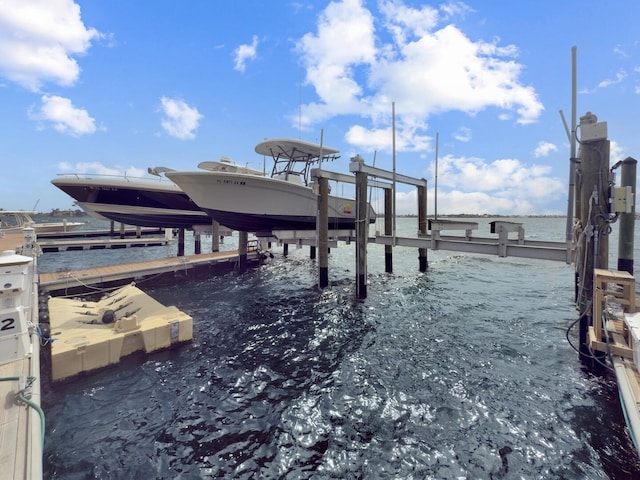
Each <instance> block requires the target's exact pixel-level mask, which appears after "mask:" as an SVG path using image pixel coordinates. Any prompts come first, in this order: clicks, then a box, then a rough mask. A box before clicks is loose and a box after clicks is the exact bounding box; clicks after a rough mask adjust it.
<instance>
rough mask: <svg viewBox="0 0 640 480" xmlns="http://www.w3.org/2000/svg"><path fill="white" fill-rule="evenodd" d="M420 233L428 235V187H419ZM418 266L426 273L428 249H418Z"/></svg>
mask: <svg viewBox="0 0 640 480" xmlns="http://www.w3.org/2000/svg"><path fill="white" fill-rule="evenodd" d="M417 188H418V232H419V233H420V234H423V235H426V234H427V187H426V186H425V187H423V186H420V185H419V186H418V187H417ZM418 264H419V269H420V271H421V272H426V271H427V267H428V266H429V262H428V261H427V249H426V248H419V249H418Z"/></svg>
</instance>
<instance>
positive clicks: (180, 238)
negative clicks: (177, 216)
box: [178, 228, 184, 257]
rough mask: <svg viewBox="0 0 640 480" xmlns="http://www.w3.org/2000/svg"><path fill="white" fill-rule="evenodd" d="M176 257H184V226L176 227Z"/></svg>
mask: <svg viewBox="0 0 640 480" xmlns="http://www.w3.org/2000/svg"><path fill="white" fill-rule="evenodd" d="M178 257H184V228H180V229H178Z"/></svg>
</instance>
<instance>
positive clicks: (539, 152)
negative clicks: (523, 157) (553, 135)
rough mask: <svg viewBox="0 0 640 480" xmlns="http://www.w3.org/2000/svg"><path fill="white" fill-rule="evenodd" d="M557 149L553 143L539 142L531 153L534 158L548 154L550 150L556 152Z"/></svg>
mask: <svg viewBox="0 0 640 480" xmlns="http://www.w3.org/2000/svg"><path fill="white" fill-rule="evenodd" d="M557 151H558V147H557V146H556V145H554V144H553V143H550V142H544V141H542V142H539V143H538V146H537V147H536V149H535V151H534V152H533V155H534V156H535V157H536V158H539V157H546V156H548V155H549V153H551V152H557Z"/></svg>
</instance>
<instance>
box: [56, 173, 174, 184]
mask: <svg viewBox="0 0 640 480" xmlns="http://www.w3.org/2000/svg"><path fill="white" fill-rule="evenodd" d="M57 176H58V177H72V178H77V179H81V180H86V179H92V178H117V179H120V180H126V181H127V182H138V181H144V182H154V183H157V182H160V183H173V182H172V181H171V180H169V179H168V178H165V177H161V176H154V177H133V176H129V175H126V174H124V175H110V174H107V173H58V174H57Z"/></svg>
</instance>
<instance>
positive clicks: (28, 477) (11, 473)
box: [0, 232, 44, 480]
mask: <svg viewBox="0 0 640 480" xmlns="http://www.w3.org/2000/svg"><path fill="white" fill-rule="evenodd" d="M34 238H35V237H34ZM24 242H25V237H24V235H23V233H22V232H15V233H2V234H0V251H2V252H11V253H13V252H15V251H16V249H19V248H20V247H21V246H22V245H23V244H24ZM25 258H28V257H24V256H18V255H3V256H2V257H0V260H1V261H0V263H1V264H2V266H1V267H0V279H2V281H1V282H0V300H2V302H0V316H1V317H2V321H1V323H0V325H1V326H2V327H3V329H2V331H0V333H2V335H0V343H2V345H1V351H0V357H1V358H2V361H1V362H0V398H2V399H3V400H2V405H1V406H0V466H1V468H0V479H7V480H8V479H12V480H13V479H24V480H38V479H41V478H42V455H43V452H42V447H43V444H42V439H43V438H44V431H43V427H44V413H43V412H42V409H41V408H40V338H39V337H38V335H36V334H35V332H33V331H32V330H31V328H28V323H31V322H32V323H34V324H37V323H38V308H37V305H38V299H37V290H36V289H35V279H36V268H37V267H36V259H35V257H33V261H31V262H30V263H28V264H26V263H24V262H26V261H28V260H25ZM14 259H15V260H14ZM21 262H22V263H21ZM23 265H24V266H23ZM16 347H17V348H16ZM14 352H15V354H14ZM10 357H11V358H10Z"/></svg>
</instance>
